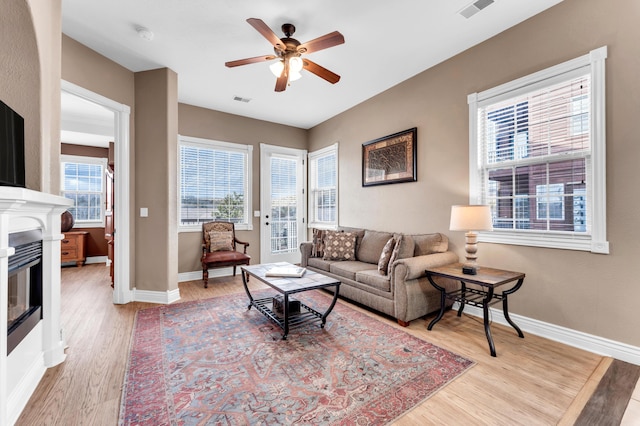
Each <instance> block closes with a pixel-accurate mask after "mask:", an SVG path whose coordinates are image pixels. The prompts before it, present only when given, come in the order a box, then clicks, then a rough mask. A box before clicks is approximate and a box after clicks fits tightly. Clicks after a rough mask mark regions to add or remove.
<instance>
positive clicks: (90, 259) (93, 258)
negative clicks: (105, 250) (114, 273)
mask: <svg viewBox="0 0 640 426" xmlns="http://www.w3.org/2000/svg"><path fill="white" fill-rule="evenodd" d="M108 261H109V258H108V257H107V256H91V257H87V258H86V260H85V261H84V264H85V265H90V264H92V263H104V264H107V266H108Z"/></svg>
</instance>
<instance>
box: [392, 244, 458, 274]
mask: <svg viewBox="0 0 640 426" xmlns="http://www.w3.org/2000/svg"><path fill="white" fill-rule="evenodd" d="M457 261H458V255H457V254H455V253H454V252H452V251H447V252H444V253H433V254H426V255H423V256H415V257H408V258H405V259H399V260H396V261H395V262H394V263H393V266H392V269H393V273H392V275H393V276H395V278H396V281H397V280H403V281H407V280H412V279H415V278H420V277H424V276H425V272H424V271H425V269H427V268H433V267H436V266H444V265H448V264H450V263H456V262H457Z"/></svg>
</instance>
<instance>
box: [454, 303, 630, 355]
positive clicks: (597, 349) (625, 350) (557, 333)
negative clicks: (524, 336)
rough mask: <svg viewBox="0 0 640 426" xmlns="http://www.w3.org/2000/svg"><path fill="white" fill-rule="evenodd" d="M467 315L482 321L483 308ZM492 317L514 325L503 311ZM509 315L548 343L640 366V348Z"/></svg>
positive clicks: (469, 308)
mask: <svg viewBox="0 0 640 426" xmlns="http://www.w3.org/2000/svg"><path fill="white" fill-rule="evenodd" d="M458 306H459V304H458V302H456V303H454V306H453V309H454V310H456V309H458ZM464 312H465V313H468V314H470V315H473V316H476V317H479V318H482V309H480V308H477V307H475V306H465V308H464ZM489 312H490V318H491V320H492V321H493V322H496V323H498V324H502V325H505V326H507V327H509V328H511V325H509V323H508V322H507V320H506V318H505V317H504V313H503V312H502V310H501V309H496V308H490V309H489ZM509 316H510V317H511V319H512V320H513V322H515V323H516V324H517V325H518V327H520V328H521V329H522V331H523V332H525V333H531V334H534V335H536V336H540V337H544V338H546V339H549V340H553V341H556V342H560V343H564V344H565V345H569V346H573V347H575V348H579V349H584V350H586V351H589V352H593V353H596V354H598V355H603V356H609V357H611V358H615V359H619V360H622V361H626V362H629V363H632V364H636V365H640V347H637V346H631V345H628V344H626V343H621V342H616V341H614V340H610V339H605V338H603V337H598V336H594V335H592V334H588V333H583V332H581V331H577V330H572V329H570V328H565V327H561V326H559V325H554V324H549V323H546V322H543V321H539V320H536V319H532V318H528V317H525V316H522V315H518V314H513V313H511V312H509Z"/></svg>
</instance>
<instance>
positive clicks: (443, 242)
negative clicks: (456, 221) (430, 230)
mask: <svg viewBox="0 0 640 426" xmlns="http://www.w3.org/2000/svg"><path fill="white" fill-rule="evenodd" d="M413 240H414V241H415V244H416V248H415V250H414V256H423V255H425V254H432V253H444V252H446V251H447V250H448V248H449V238H448V237H447V236H446V235H444V234H440V233H435V234H420V235H413Z"/></svg>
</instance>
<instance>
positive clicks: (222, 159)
mask: <svg viewBox="0 0 640 426" xmlns="http://www.w3.org/2000/svg"><path fill="white" fill-rule="evenodd" d="M179 149H180V152H179V162H180V164H179V166H180V182H179V188H180V199H179V203H180V206H179V212H180V213H179V216H180V226H181V227H183V228H185V227H186V228H188V227H191V228H194V230H195V229H197V230H200V229H201V224H202V223H204V222H210V221H212V220H226V221H230V222H234V223H235V224H236V229H250V223H249V212H250V210H251V207H250V201H251V200H250V198H251V197H250V191H249V175H250V164H251V153H252V147H251V146H250V145H240V144H230V143H225V142H217V141H210V140H204V139H198V138H190V137H186V136H180V144H179Z"/></svg>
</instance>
